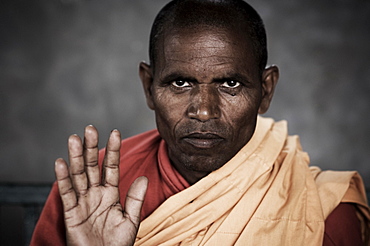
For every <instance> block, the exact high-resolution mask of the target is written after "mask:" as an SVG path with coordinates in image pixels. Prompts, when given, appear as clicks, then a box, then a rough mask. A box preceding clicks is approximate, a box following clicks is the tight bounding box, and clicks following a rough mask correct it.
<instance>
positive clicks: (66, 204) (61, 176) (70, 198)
mask: <svg viewBox="0 0 370 246" xmlns="http://www.w3.org/2000/svg"><path fill="white" fill-rule="evenodd" d="M55 176H56V178H57V182H58V190H59V195H60V198H61V199H62V203H63V208H64V212H66V211H69V210H71V209H72V208H74V207H75V206H76V205H77V197H76V193H75V191H74V189H73V186H72V182H71V179H70V177H69V172H68V165H67V163H66V162H65V160H63V159H61V158H59V159H57V160H56V161H55Z"/></svg>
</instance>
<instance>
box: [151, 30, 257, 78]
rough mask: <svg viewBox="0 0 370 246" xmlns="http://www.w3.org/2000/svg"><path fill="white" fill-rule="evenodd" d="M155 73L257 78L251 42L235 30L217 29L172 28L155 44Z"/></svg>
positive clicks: (246, 36) (255, 61) (255, 60)
mask: <svg viewBox="0 0 370 246" xmlns="http://www.w3.org/2000/svg"><path fill="white" fill-rule="evenodd" d="M158 48H159V49H160V51H159V52H158V56H157V61H156V63H157V65H156V66H157V68H156V70H157V69H158V70H157V72H159V73H161V74H162V73H167V72H168V71H172V70H179V69H180V70H182V71H183V72H185V71H187V70H189V71H192V72H195V71H198V72H201V71H206V70H207V71H213V72H215V73H222V72H227V71H231V70H232V71H233V72H234V73H237V72H243V73H246V74H248V75H249V77H253V78H255V79H257V78H258V71H259V66H258V61H257V59H256V57H255V56H254V51H253V45H252V41H251V39H250V38H249V37H248V35H246V34H241V33H239V32H238V30H234V29H226V28H220V27H209V26H197V28H190V27H186V28H178V27H176V28H174V29H171V30H166V33H165V35H163V38H162V40H161V41H160V42H158Z"/></svg>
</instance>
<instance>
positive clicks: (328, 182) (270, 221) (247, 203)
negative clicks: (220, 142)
mask: <svg viewBox="0 0 370 246" xmlns="http://www.w3.org/2000/svg"><path fill="white" fill-rule="evenodd" d="M308 163H309V158H308V156H307V154H306V153H305V152H303V151H302V150H301V146H300V143H299V139H298V137H297V136H288V134H287V125H286V122H285V121H281V122H277V123H275V122H274V121H273V120H272V119H265V118H261V117H259V119H258V123H257V128H256V132H255V134H254V135H253V137H252V139H251V140H250V142H249V143H248V144H247V145H246V146H244V147H243V149H242V150H241V151H240V152H239V153H238V154H237V155H236V156H235V157H234V158H232V159H231V160H230V161H229V162H228V163H227V164H225V165H224V166H223V167H221V168H220V169H219V170H217V171H214V172H212V173H211V174H209V175H208V176H207V177H205V178H203V179H201V180H200V181H198V182H197V183H196V184H194V185H192V186H190V187H189V188H187V189H185V190H183V191H181V192H179V193H177V194H175V195H173V196H171V197H170V198H168V199H167V200H166V201H165V202H164V203H163V204H162V205H161V206H160V207H159V208H157V209H156V210H155V211H154V212H153V213H152V214H151V215H150V216H149V217H147V218H146V219H145V220H144V221H143V222H142V223H141V226H140V229H139V233H138V235H137V240H136V244H135V245H143V246H145V245H321V244H322V240H323V235H324V221H325V218H326V217H327V216H328V215H329V213H330V212H331V211H332V210H333V209H334V208H335V207H336V206H337V205H338V204H339V203H340V202H341V201H342V200H344V201H351V202H354V203H356V204H358V208H359V210H358V211H360V212H359V216H360V218H361V219H362V224H363V227H364V228H366V227H368V226H369V219H370V216H369V208H368V206H367V202H366V197H365V193H364V188H363V184H362V182H361V179H360V177H359V176H358V175H357V173H356V172H321V171H320V170H319V169H318V168H315V167H312V168H310V167H309V166H308ZM363 235H364V237H365V231H364V234H363Z"/></svg>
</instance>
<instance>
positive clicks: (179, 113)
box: [154, 89, 186, 133]
mask: <svg viewBox="0 0 370 246" xmlns="http://www.w3.org/2000/svg"><path fill="white" fill-rule="evenodd" d="M168 95H169V93H166V92H165V90H164V89H163V90H158V91H157V92H156V93H155V94H154V98H155V100H154V107H155V115H156V121H157V126H158V128H159V130H160V131H161V130H162V132H163V133H165V132H166V133H167V132H174V128H175V127H176V125H177V124H178V123H179V122H180V121H181V120H182V119H183V118H184V115H185V112H186V105H185V100H181V99H179V98H176V97H172V96H168ZM169 130H170V131H169Z"/></svg>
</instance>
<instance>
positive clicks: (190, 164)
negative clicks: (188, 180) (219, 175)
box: [182, 156, 231, 173]
mask: <svg viewBox="0 0 370 246" xmlns="http://www.w3.org/2000/svg"><path fill="white" fill-rule="evenodd" d="M230 159H231V158H217V157H216V158H215V157H214V156H212V157H210V156H196V157H195V156H191V157H190V158H187V157H186V159H185V160H184V159H183V160H182V163H183V165H184V166H185V168H186V169H188V170H189V171H195V172H206V173H211V172H213V171H215V170H217V169H219V168H220V167H222V166H223V165H225V164H226V163H227V162H228V161H229V160H230Z"/></svg>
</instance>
